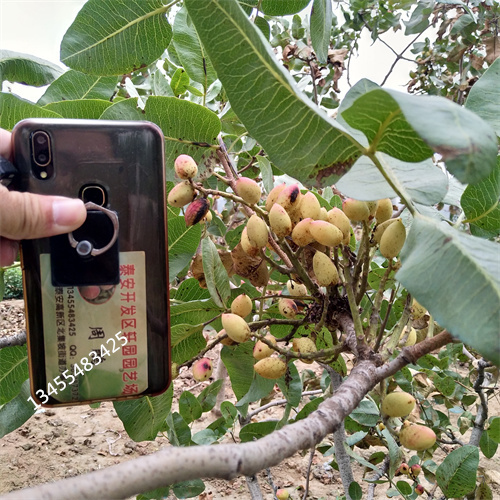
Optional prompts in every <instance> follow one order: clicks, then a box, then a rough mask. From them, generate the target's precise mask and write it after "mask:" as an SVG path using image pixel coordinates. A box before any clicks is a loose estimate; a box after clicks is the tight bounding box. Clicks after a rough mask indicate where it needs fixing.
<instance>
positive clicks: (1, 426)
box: [0, 380, 35, 438]
mask: <svg viewBox="0 0 500 500" xmlns="http://www.w3.org/2000/svg"><path fill="white" fill-rule="evenodd" d="M29 397H30V383H29V380H25V381H24V382H23V384H22V386H21V390H20V392H19V394H18V395H17V396H16V397H15V398H14V399H11V400H10V401H9V402H8V403H6V404H5V405H3V406H0V438H3V437H4V436H5V435H6V434H8V433H9V432H12V431H15V430H16V429H18V428H19V427H21V425H23V424H24V422H26V420H28V419H29V418H30V417H31V416H32V415H33V414H34V411H35V407H34V406H33V403H31V402H29V401H28V398H29Z"/></svg>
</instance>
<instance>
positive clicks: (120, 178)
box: [11, 119, 171, 406]
mask: <svg viewBox="0 0 500 500" xmlns="http://www.w3.org/2000/svg"><path fill="white" fill-rule="evenodd" d="M12 141H13V152H14V161H15V165H16V167H17V169H18V170H19V174H18V175H17V177H16V178H15V180H14V181H13V182H12V184H11V188H13V189H17V190H19V191H27V192H31V193H38V194H47V195H49V194H50V195H61V196H67V197H71V198H81V199H82V200H83V201H84V202H85V206H86V209H87V219H86V220H85V222H84V224H83V225H82V226H81V227H80V228H78V229H77V230H75V231H73V232H72V233H69V234H63V235H58V236H53V237H50V238H41V239H33V240H24V241H22V242H21V266H22V270H23V284H24V299H25V304H26V323H27V325H26V331H27V339H28V360H29V369H30V381H31V394H32V398H33V400H34V401H33V402H35V403H36V404H41V405H43V406H67V405H74V404H84V403H85V404H88V403H92V402H98V401H104V400H122V399H128V398H136V397H140V396H144V395H157V394H160V393H161V392H163V391H164V390H166V389H167V387H168V386H169V384H170V378H171V368H170V322H169V297H168V283H169V281H168V254H167V251H168V250H167V249H168V246H167V217H166V200H165V171H164V137H163V133H162V131H161V130H160V128H159V127H157V126H156V125H155V124H153V123H149V122H146V121H139V122H131V121H105V120H73V119H27V120H23V121H21V122H19V123H18V124H17V125H16V126H15V127H14V129H13V131H12Z"/></svg>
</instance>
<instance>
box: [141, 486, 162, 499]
mask: <svg viewBox="0 0 500 500" xmlns="http://www.w3.org/2000/svg"><path fill="white" fill-rule="evenodd" d="M169 493H170V488H169V487H168V486H165V487H164V488H156V489H155V490H151V491H147V492H146V493H141V494H140V495H137V497H136V500H158V499H159V498H160V499H163V498H167V497H168V495H169Z"/></svg>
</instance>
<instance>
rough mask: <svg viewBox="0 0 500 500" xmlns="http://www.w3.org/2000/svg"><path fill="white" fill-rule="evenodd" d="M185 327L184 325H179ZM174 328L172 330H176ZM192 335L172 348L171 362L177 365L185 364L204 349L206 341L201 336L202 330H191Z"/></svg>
mask: <svg viewBox="0 0 500 500" xmlns="http://www.w3.org/2000/svg"><path fill="white" fill-rule="evenodd" d="M179 326H185V325H179ZM176 329H177V328H176V326H174V327H172V330H176ZM191 331H192V334H191V335H190V336H189V337H186V338H184V339H182V340H181V341H180V342H178V343H177V344H176V345H175V346H173V347H172V361H173V362H174V363H177V364H181V363H184V362H186V361H187V360H189V359H191V358H193V357H194V356H196V355H197V354H199V352H200V351H201V350H202V349H203V348H204V347H206V345H207V341H206V340H205V337H204V336H203V330H202V328H201V327H200V328H198V329H197V330H191Z"/></svg>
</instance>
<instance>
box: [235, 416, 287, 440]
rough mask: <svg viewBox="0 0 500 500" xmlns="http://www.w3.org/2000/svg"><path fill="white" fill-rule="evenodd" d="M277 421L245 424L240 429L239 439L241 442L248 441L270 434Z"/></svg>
mask: <svg viewBox="0 0 500 500" xmlns="http://www.w3.org/2000/svg"><path fill="white" fill-rule="evenodd" d="M277 424H278V422H275V421H268V422H252V423H250V424H247V425H245V426H244V427H242V428H241V430H240V440H241V442H242V443H248V442H250V441H253V440H254V439H260V438H261V437H264V436H267V435H268V434H271V432H273V431H274V430H275V429H276V425H277Z"/></svg>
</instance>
